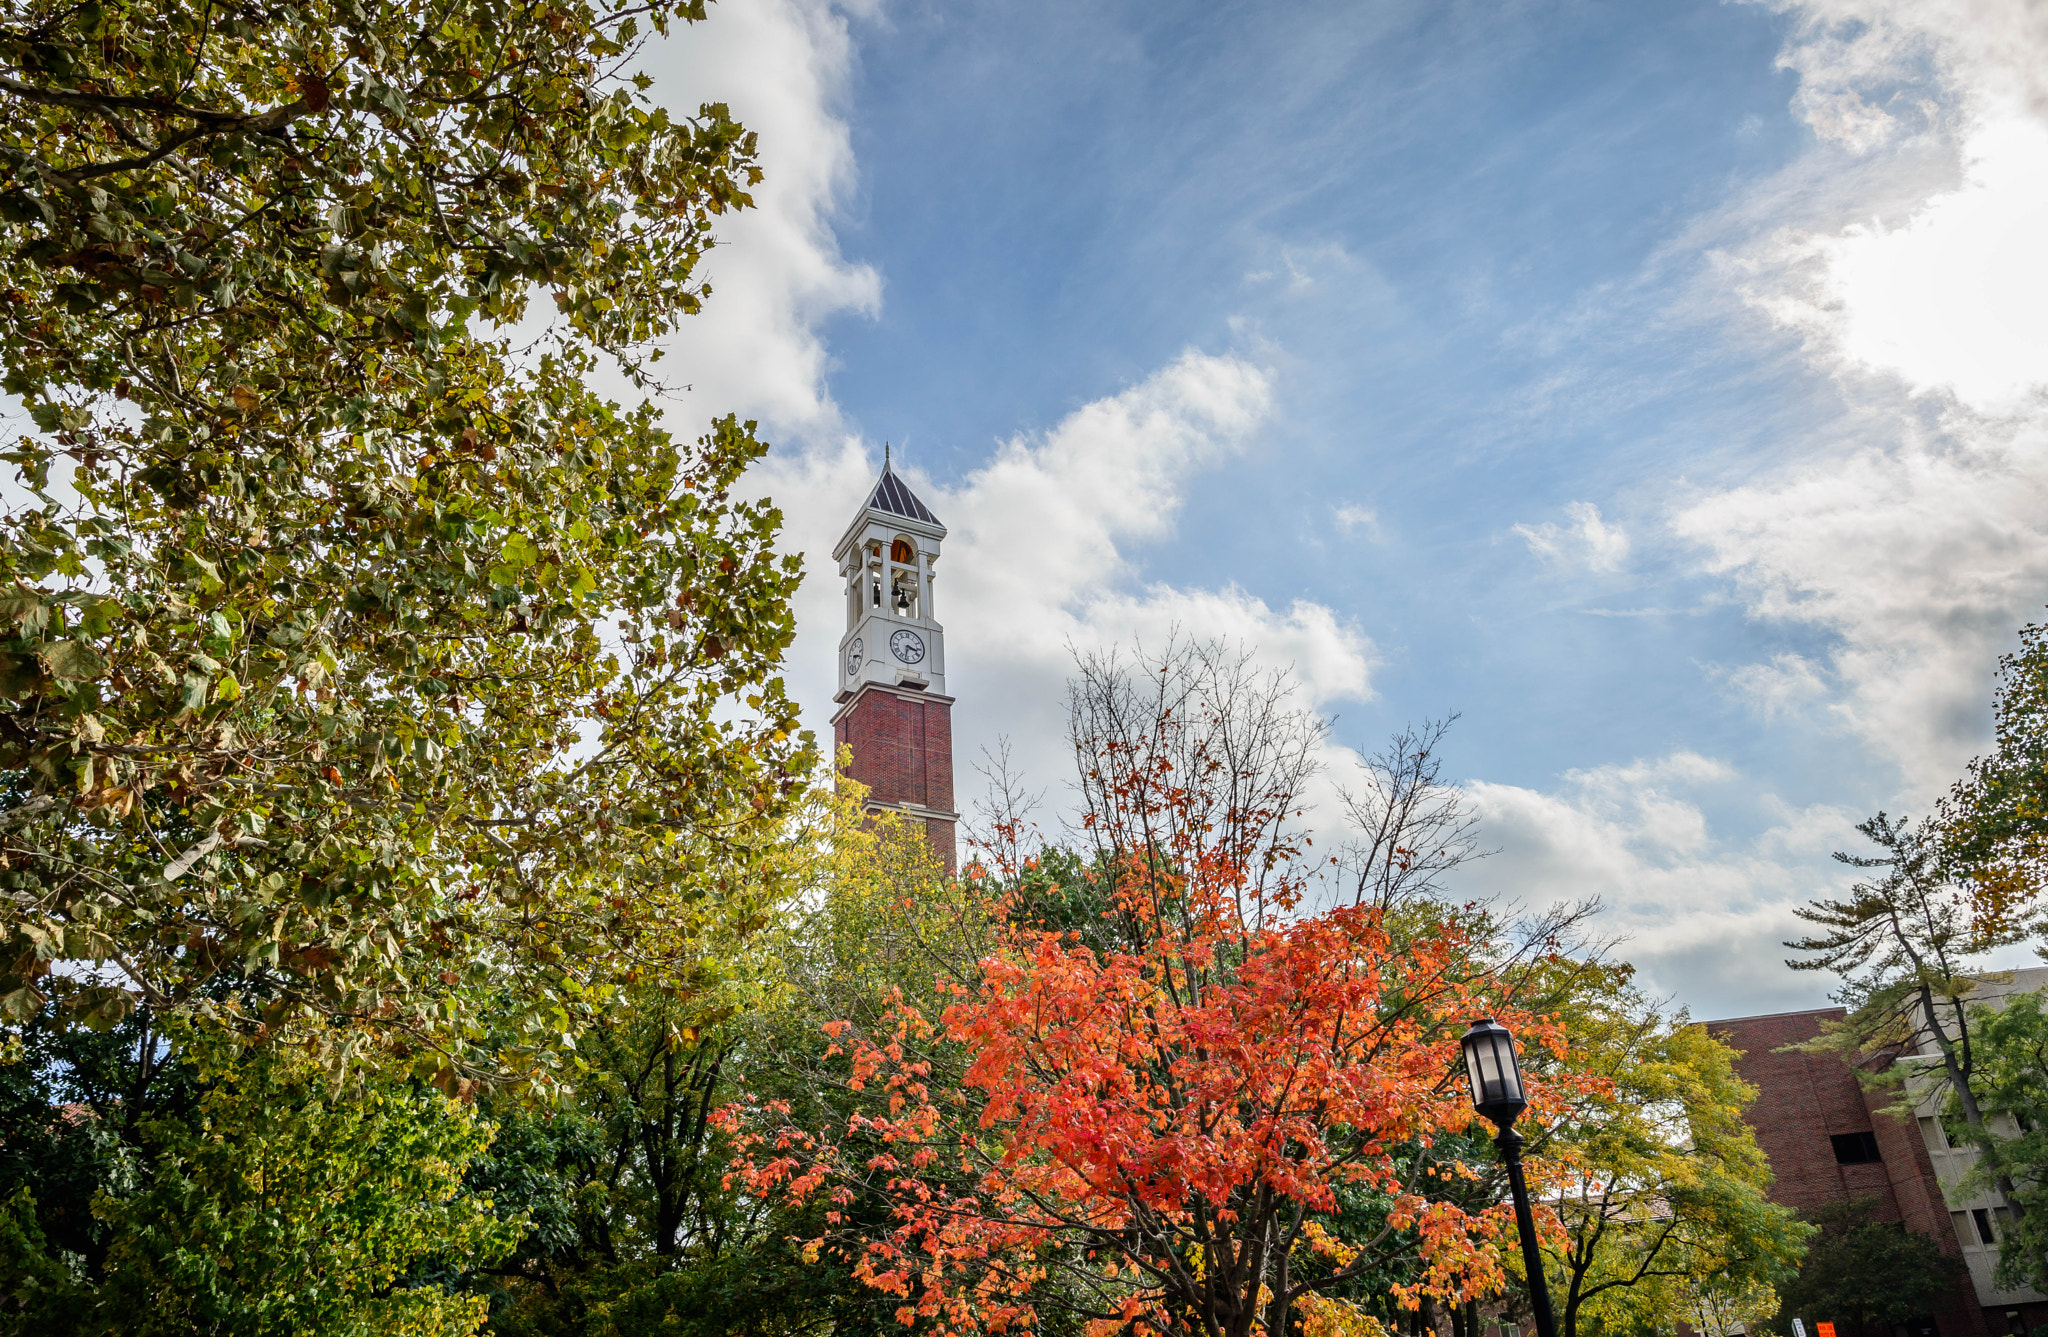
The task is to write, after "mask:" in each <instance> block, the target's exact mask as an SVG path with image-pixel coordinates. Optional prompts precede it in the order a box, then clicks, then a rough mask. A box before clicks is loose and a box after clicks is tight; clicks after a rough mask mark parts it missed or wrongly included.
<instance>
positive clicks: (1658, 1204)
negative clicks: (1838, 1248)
mask: <svg viewBox="0 0 2048 1337" xmlns="http://www.w3.org/2000/svg"><path fill="white" fill-rule="evenodd" d="M1560 973H1561V974H1563V975H1564V976H1565V977H1566V987H1565V988H1564V990H1563V995H1564V996H1563V997H1562V999H1561V1000H1560V1003H1559V1006H1558V1010H1557V1013H1556V1015H1557V1016H1558V1018H1559V1019H1560V1020H1561V1021H1562V1022H1563V1024H1564V1030H1565V1035H1566V1038H1567V1043H1568V1044H1569V1046H1570V1052H1571V1054H1572V1057H1573V1062H1574V1063H1577V1064H1581V1065H1585V1066H1587V1067H1589V1068H1590V1069H1592V1070H1593V1071H1594V1072H1596V1073H1597V1074H1598V1075H1599V1076H1601V1077H1602V1078H1604V1079H1605V1080H1604V1082H1602V1083H1601V1084H1599V1085H1596V1086H1591V1087H1589V1088H1587V1094H1586V1095H1585V1096H1584V1097H1583V1098H1582V1099H1580V1100H1578V1101H1577V1102H1575V1103H1574V1104H1572V1105H1571V1107H1570V1108H1568V1109H1566V1110H1564V1111H1562V1112H1561V1113H1560V1114H1559V1115H1558V1116H1557V1117H1555V1118H1553V1119H1550V1120H1547V1121H1545V1123H1546V1124H1547V1126H1546V1127H1545V1128H1544V1130H1543V1132H1542V1133H1541V1134H1540V1135H1539V1136H1538V1138H1537V1141H1536V1145H1537V1146H1539V1147H1541V1148H1542V1149H1543V1150H1544V1152H1545V1154H1546V1155H1547V1156H1548V1157H1549V1158H1550V1159H1551V1161H1552V1162H1553V1163H1554V1165H1555V1166H1556V1167H1557V1171H1556V1173H1555V1174H1554V1175H1553V1179H1552V1183H1551V1186H1550V1189H1549V1191H1548V1192H1547V1194H1546V1195H1545V1196H1546V1206H1547V1208H1548V1210H1549V1211H1551V1212H1553V1213H1555V1216H1556V1219H1557V1222H1558V1225H1559V1227H1560V1230H1559V1231H1558V1232H1557V1233H1556V1234H1554V1235H1553V1236H1551V1239H1550V1242H1549V1244H1548V1247H1547V1248H1546V1250H1545V1253H1546V1262H1547V1263H1548V1265H1549V1270H1550V1273H1551V1275H1550V1278H1549V1280H1550V1287H1551V1294H1552V1296H1553V1297H1554V1300H1555V1303H1556V1305H1557V1309H1558V1317H1559V1319H1560V1321H1561V1323H1562V1328H1563V1332H1564V1334H1565V1337H1579V1334H1581V1333H1609V1334H1620V1333H1641V1334H1648V1333H1655V1332H1669V1331H1670V1330H1671V1329H1672V1327H1673V1325H1674V1324H1675V1323H1676V1322H1678V1321H1680V1320H1683V1319H1685V1318H1687V1317H1689V1315H1690V1314H1691V1313H1692V1311H1693V1309H1694V1307H1695V1301H1696V1298H1697V1297H1698V1296H1699V1295H1700V1294H1701V1293H1703V1292H1707V1291H1724V1292H1727V1293H1729V1294H1749V1293H1753V1292H1756V1291H1757V1290H1758V1289H1759V1288H1769V1287H1771V1286H1772V1285H1774V1284H1776V1283H1777V1282H1779V1281H1781V1280H1783V1279H1784V1278H1786V1277H1789V1276H1790V1275H1791V1273H1792V1271H1793V1269H1794V1268H1795V1267H1796V1266H1797V1264H1798V1260H1799V1257H1800V1254H1801V1249H1802V1244H1803V1241H1804V1238H1805V1236H1806V1235H1807V1234H1809V1233H1810V1231H1809V1230H1807V1229H1806V1228H1805V1227H1802V1226H1801V1225H1800V1224H1799V1223H1798V1222H1797V1221H1795V1220H1793V1218H1792V1215H1791V1213H1790V1212H1788V1211H1787V1210H1786V1209H1784V1208H1782V1207H1779V1206H1777V1205H1775V1204H1774V1203H1772V1202H1771V1201H1770V1199H1769V1198H1768V1197H1767V1196H1766V1192H1767V1190H1768V1188H1769V1186H1770V1182H1771V1173H1770V1167H1769V1165H1768V1164H1767V1162H1766V1161H1765V1159H1764V1154H1763V1151H1762V1149H1761V1148H1760V1147H1758V1145H1757V1142H1756V1135H1755V1133H1754V1132H1752V1131H1751V1129H1750V1127H1749V1125H1748V1124H1747V1123H1746V1122H1744V1120H1743V1117H1742V1112H1743V1110H1744V1108H1745V1107H1746V1106H1747V1105H1748V1104H1749V1103H1750V1102H1751V1101H1752V1100H1754V1099H1755V1098H1756V1088H1754V1087H1752V1086H1749V1085H1748V1084H1746V1083H1745V1082H1743V1081H1742V1079H1741V1078H1740V1077H1739V1076H1737V1075H1736V1071H1735V1059H1736V1058H1737V1055H1736V1053H1735V1051H1734V1050H1732V1049H1730V1048H1729V1047H1728V1046H1727V1045H1725V1044H1723V1043H1722V1042H1721V1041H1720V1040H1718V1039H1716V1038H1714V1037H1713V1036H1712V1035H1710V1034H1709V1033H1708V1032H1707V1030H1706V1028H1705V1027H1703V1026H1699V1025H1696V1024H1693V1023H1692V1022H1691V1021H1690V1020H1689V1019H1688V1018H1687V1017H1686V1015H1685V1014H1684V1013H1683V1012H1681V1013H1679V1014H1677V1015H1675V1016H1665V1015H1663V1014H1662V1013H1661V1012H1660V1011H1659V1010H1658V1009H1657V1008H1656V1007H1655V1006H1654V1005H1653V1004H1652V1003H1651V1002H1650V1000H1649V999H1647V998H1645V997H1644V996H1643V995H1642V993H1641V991H1640V990H1639V989H1637V988H1636V986H1635V985H1634V983H1633V981H1632V975H1633V972H1632V971H1631V970H1630V968H1629V967H1627V966H1620V965H1614V966H1601V965H1595V964H1587V963H1569V964H1568V965H1565V966H1563V967H1562V969H1561V971H1560ZM1538 1066H1539V1067H1540V1066H1541V1063H1540V1061H1539V1064H1538Z"/></svg>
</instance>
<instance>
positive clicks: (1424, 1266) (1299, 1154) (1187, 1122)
mask: <svg viewBox="0 0 2048 1337" xmlns="http://www.w3.org/2000/svg"><path fill="white" fill-rule="evenodd" d="M1070 721H1071V726H1070V727H1071V730H1072V739H1073V742H1074V744H1075V750H1076V756H1077V758H1078V760H1079V762H1080V766H1081V780H1082V785H1081V792H1082V795H1083V803H1084V809H1083V813H1082V816H1081V818H1080V820H1079V822H1078V823H1077V824H1078V825H1079V827H1080V829H1081V830H1082V831H1083V832H1084V833H1085V835H1086V839H1087V840H1088V841H1089V842H1090V844H1091V845H1092V847H1093V848H1092V853H1091V855H1090V857H1088V858H1087V859H1086V860H1084V861H1083V864H1084V866H1085V868H1086V869H1087V870H1088V875H1089V876H1101V877H1104V878H1106V879H1107V881H1106V884H1105V885H1104V887H1103V888H1102V891H1103V897H1104V904H1105V909H1106V915H1105V916H1104V917H1105V919H1106V920H1107V921H1108V926H1109V927H1108V936H1107V937H1106V938H1105V939H1102V940H1100V941H1101V944H1102V945H1101V946H1099V947H1096V946H1090V945H1089V944H1088V943H1087V942H1086V941H1083V940H1080V939H1079V938H1077V936H1076V935H1075V934H1073V933H1071V932H1068V931H1063V930H1059V929H1054V928H1046V927H1042V926H1039V925H1036V924H1033V923H1031V922H1028V921H1026V922H1019V921H1018V920H1016V919H1015V918H1013V917H1011V916H1009V915H1008V914H1007V907H1006V905H1005V904H1004V902H1003V901H1002V900H1001V899H996V900H995V901H993V903H992V904H991V907H990V912H989V915H988V922H990V923H991V924H993V925H995V926H996V928H997V934H996V937H995V939H994V941H993V942H992V943H991V945H990V947H989V949H988V950H987V951H986V952H985V953H984V954H983V955H982V956H981V957H980V959H979V960H978V962H977V963H976V967H977V968H976V972H975V975H974V977H973V978H971V979H969V980H964V981H955V980H944V979H942V980H941V981H940V988H939V994H940V996H939V998H938V999H937V1000H936V1001H935V1002H934V1003H932V1004H929V1005H927V1004H922V1003H920V1002H918V1001H915V1000H913V999H912V998H910V997H909V996H908V995H907V994H904V993H901V992H899V993H898V994H896V995H895V996H894V997H893V998H892V1000H891V1005H890V1006H889V1007H888V1008H887V1009H886V1010H885V1011H883V1012H882V1013H881V1014H880V1015H878V1016H875V1017H873V1018H872V1019H860V1020H856V1019H854V1018H842V1019H838V1020H835V1021H833V1022H831V1023H830V1024H829V1025H828V1028H827V1029H828V1032H829V1034H830V1035H831V1037H832V1039H833V1042H834V1049H835V1050H836V1051H837V1053H838V1054H839V1055H840V1057H841V1058H842V1059H843V1061H844V1063H845V1067H846V1071H847V1073H848V1082H849V1085H851V1086H852V1087H854V1088H855V1089H856V1090H857V1091H861V1092H864V1093H870V1098H869V1099H868V1100H867V1101H865V1102H864V1103H863V1104H862V1105H861V1106H860V1107H858V1108H856V1109H855V1110H854V1111H853V1112H852V1114H851V1115H850V1117H848V1118H846V1119H845V1121H844V1122H843V1123H841V1124H840V1125H838V1126H837V1127H820V1126H819V1125H817V1124H816V1123H814V1122H811V1121H808V1120H805V1119H803V1118H801V1117H796V1116H795V1114H794V1112H793V1110H792V1109H791V1107H790V1105H789V1104H788V1103H787V1102H780V1103H778V1102H772V1101H756V1102H748V1103H746V1104H739V1105H735V1106H732V1107H729V1109H728V1111H727V1114H726V1116H725V1118H726V1121H727V1124H728V1126H729V1127H730V1128H731V1130H732V1131H733V1134H734V1136H735V1138H736V1143H737V1146H738V1149H739V1152H740V1154H739V1157H738V1159H737V1160H736V1164H735V1175H736V1179H737V1181H738V1182H741V1183H743V1184H744V1185H745V1187H746V1188H747V1190H748V1191H749V1192H750V1193H752V1194H755V1195H759V1196H762V1197H764V1198H770V1199H774V1200H779V1201H785V1202H790V1203H802V1202H808V1201H813V1200H817V1199H820V1198H822V1199H823V1200H824V1201H826V1202H827V1203H828V1204H829V1205H830V1206H831V1209H832V1210H831V1212H830V1213H829V1214H828V1217H827V1225H828V1226H829V1227H830V1229H828V1230H827V1231H826V1232H825V1233H823V1234H822V1235H820V1236H819V1237H817V1238H815V1239H814V1240H813V1248H814V1249H816V1250H818V1251H819V1252H820V1253H821V1256H822V1255H823V1254H826V1253H837V1254H838V1255H839V1256H842V1257H845V1258H848V1259H850V1260H851V1261H852V1264H853V1269H854V1273H855V1275H856V1276H857V1277H858V1278H860V1279H861V1280H862V1281H864V1282H865V1283H866V1284H868V1285H870V1286H872V1287H875V1288H876V1289H879V1290H882V1291H885V1292H887V1293H889V1294H891V1295H894V1296H896V1297H899V1299H900V1308H899V1310H898V1317H899V1318H900V1319H901V1320H902V1321H903V1322H905V1323H913V1322H917V1321H920V1320H922V1319H930V1320H931V1321H933V1322H935V1323H937V1324H939V1325H940V1326H944V1327H951V1328H959V1329H974V1330H1001V1329H1004V1328H1009V1327H1016V1326H1020V1325H1030V1324H1033V1323H1042V1322H1045V1321H1047V1319H1048V1317H1049V1316H1052V1317H1057V1316H1060V1315H1067V1316H1071V1317H1074V1318H1078V1319H1082V1320H1085V1321H1086V1322H1087V1324H1088V1325H1089V1327H1090V1329H1091V1330H1092V1331H1097V1332H1102V1333H1108V1332H1111V1331H1138V1332H1165V1331H1177V1330H1197V1331H1202V1332H1205V1333H1209V1334H1214V1337H1224V1335H1225V1334H1230V1335H1231V1337H1241V1335H1243V1334H1249V1333H1252V1332H1255V1331H1267V1332H1274V1333H1278V1332H1284V1331H1286V1330H1288V1328H1289V1326H1290V1323H1291V1319H1290V1313H1291V1312H1292V1310H1293V1309H1294V1308H1295V1306H1297V1305H1299V1304H1301V1303H1303V1302H1304V1301H1305V1300H1306V1299H1307V1298H1308V1297H1312V1296H1315V1295H1318V1294H1326V1293H1330V1292H1334V1291H1337V1290H1339V1289H1341V1288H1342V1287H1343V1286H1344V1285H1345V1284H1346V1283H1347V1282H1349V1281H1350V1280H1352V1279H1354V1278H1356V1277H1358V1276H1360V1275H1362V1274H1365V1273H1367V1272H1368V1271H1370V1270H1372V1269H1375V1268H1384V1267H1385V1266H1386V1264H1387V1263H1388V1261H1389V1259H1390V1258H1391V1257H1392V1256H1394V1255H1397V1254H1399V1255H1403V1256H1406V1257H1408V1258H1409V1259H1411V1260H1412V1262H1413V1264H1414V1267H1413V1272H1412V1276H1411V1278H1410V1279H1409V1280H1408V1281H1406V1282H1405V1283H1403V1284H1402V1294H1404V1295H1405V1296H1407V1297H1409V1298H1411V1299H1415V1298H1420V1297H1423V1296H1428V1295H1435V1296H1441V1297H1445V1298H1450V1297H1457V1298H1461V1299H1462V1298H1464V1297H1467V1296H1470V1295H1476V1294H1479V1293H1483V1292H1486V1291H1488V1290H1490V1289H1492V1288H1493V1287H1494V1286H1496V1285H1497V1284H1498V1282H1499V1274H1498V1271H1497V1266H1496V1264H1495V1262H1494V1258H1495V1255H1494V1252H1493V1250H1492V1248H1491V1245H1492V1243H1493V1242H1494V1241H1495V1239H1496V1238H1497V1237H1498V1236H1499V1235H1500V1233H1501V1232H1502V1231H1503V1229H1505V1228H1509V1227H1508V1221H1509V1218H1508V1217H1507V1216H1506V1214H1505V1213H1504V1211H1503V1210H1501V1209H1499V1208H1492V1209H1487V1210H1482V1211H1479V1212H1476V1213H1468V1212H1466V1211H1463V1210H1460V1209H1459V1208H1457V1207H1456V1206H1453V1205H1452V1204H1450V1203H1449V1202H1447V1201H1445V1200H1444V1199H1443V1198H1442V1197H1441V1196H1440V1195H1438V1196H1433V1195H1432V1194H1431V1193H1430V1192H1429V1191H1428V1187H1429V1184H1430V1182H1431V1181H1432V1179H1434V1178H1435V1177H1439V1176H1442V1177H1447V1178H1458V1177H1463V1176H1465V1175H1467V1174H1469V1173H1470V1172H1469V1169H1468V1167H1466V1166H1465V1165H1464V1163H1463V1162H1462V1161H1461V1160H1459V1159H1458V1158H1457V1157H1456V1156H1455V1155H1451V1156H1442V1157H1440V1156H1437V1155H1435V1154H1432V1151H1431V1148H1432V1147H1433V1146H1434V1145H1435V1144H1436V1142H1437V1141H1438V1139H1441V1138H1446V1137H1450V1138H1455V1137H1456V1136H1457V1135H1458V1134H1461V1133H1463V1132H1464V1131H1465V1130H1466V1129H1468V1128H1469V1126H1470V1125H1471V1124H1472V1123H1473V1121H1474V1118H1475V1116H1474V1114H1473V1111H1472V1109H1471V1106H1470V1104H1469V1101H1468V1098H1467V1096H1466V1094H1465V1092H1464V1089H1463V1084H1462V1082H1461V1080H1460V1078H1459V1077H1458V1074H1457V1072H1456V1069H1457V1065H1458V1061H1459V1050H1458V1043H1457V1037H1458V1035H1459V1034H1460V1033H1461V1032H1462V1031H1463V1029H1464V1024H1465V1021H1466V1020H1467V1019H1468V1018H1469V1017H1470V1016H1473V1015H1478V1011H1479V1010H1482V1009H1486V1008H1490V1007H1491V1006H1492V1005H1493V1002H1494V1000H1493V999H1492V998H1491V997H1490V996H1488V994H1487V992H1486V988H1487V983H1488V981H1487V979H1486V978H1485V977H1484V976H1483V974H1482V975H1480V976H1479V977H1478V978H1473V977H1472V976H1471V975H1470V973H1469V972H1468V969H1467V967H1468V966H1469V964H1470V963H1471V962H1472V961H1473V960H1474V959H1475V958H1477V957H1479V956H1481V955H1482V953H1480V952H1478V951H1475V949H1474V945H1473V944H1472V943H1470V942H1468V941H1466V940H1465V939H1464V937H1463V936H1462V934H1461V931H1460V929H1459V928H1458V926H1457V925H1456V924H1454V923H1445V924H1442V925H1440V926H1439V929H1438V931H1437V932H1436V933H1435V934H1433V935H1423V934H1415V935H1411V936H1409V937H1407V938H1406V939H1405V940H1404V941H1403V942H1402V943H1401V945H1400V947H1399V949H1398V950H1397V949H1396V948H1395V945H1394V943H1393V940H1392V938H1391V937H1390V935H1389V933H1388V930H1387V929H1386V927H1385V925H1384V923H1383V919H1384V913H1383V911H1382V910H1381V909H1380V908H1379V907H1376V906H1372V905H1343V906H1339V907H1337V908H1334V909H1330V910H1327V911H1324V912H1322V913H1309V912H1307V910H1306V909H1305V907H1304V906H1303V905H1302V902H1301V896H1302V893H1303V889H1304V874H1305V872H1306V869H1305V867H1304V865H1305V864H1306V863H1307V862H1308V860H1307V857H1306V854H1305V852H1306V850H1307V849H1308V834H1307V833H1306V832H1305V831H1304V830H1303V829H1302V828H1301V827H1300V826H1299V824H1298V821H1297V819H1298V817H1299V815H1300V794H1301V791H1302V785H1303V783H1304V782H1305V781H1306V779H1307V778H1308V777H1309V776H1310V775H1312V774H1313V769H1314V765H1315V761H1316V757H1315V745H1316V743H1317V742H1318V741H1319V739H1320V737H1321V729H1322V724H1321V722H1320V721H1319V720H1317V719H1315V718H1314V717H1313V716H1310V715H1307V714H1306V713H1304V712H1300V711H1299V710H1298V709H1297V708H1295V707H1294V706H1293V705H1292V703H1291V701H1290V699H1289V696H1288V691H1287V684H1286V682H1285V680H1284V679H1283V678H1279V677H1274V676H1271V675H1264V674H1260V673H1258V672H1256V671H1255V670H1254V669H1253V668H1252V666H1251V665H1250V664H1249V662H1248V661H1247V660H1246V659H1245V658H1244V657H1242V656H1239V655H1236V654H1234V653H1231V652H1228V651H1225V650H1222V649H1219V648H1216V647H1210V646H1201V645H1191V646H1180V647H1176V648H1175V649H1174V650H1172V651H1169V652H1168V653H1167V654H1165V655H1161V656H1157V657H1154V658H1152V659H1149V660H1137V661H1131V660H1123V659H1116V658H1097V659H1090V660H1084V661H1083V663H1082V666H1081V673H1080V675H1079V677H1078V679H1077V682H1076V685H1075V687H1074V691H1073V696H1072V698H1071V706H1070ZM996 871H997V873H998V875H999V879H1007V878H1012V877H1014V876H1015V874H1016V872H1017V871H1018V870H1013V869H1001V868H998V869H997V870H996ZM1509 1015H1511V1016H1514V1019H1515V1021H1516V1023H1517V1024H1518V1025H1519V1026H1520V1027H1521V1028H1522V1030H1523V1034H1524V1036H1525V1041H1526V1042H1527V1043H1531V1044H1535V1045H1543V1044H1546V1043H1554V1042H1555V1040H1556V1032H1555V1030H1554V1028H1551V1027H1549V1026H1547V1025H1546V1024H1545V1023H1543V1022H1542V1021H1540V1020H1538V1019H1536V1018H1533V1017H1521V1016H1519V1015H1515V1014H1512V1013H1511V1014H1509ZM956 1062H957V1063H958V1064H959V1067H958V1068H957V1069H954V1068H952V1067H951V1065H953V1064H954V1063H956ZM955 1071H957V1076H955V1075H954V1072H955ZM1342 1195H1351V1196H1354V1197H1359V1198H1363V1199H1366V1200H1369V1202H1370V1204H1371V1205H1372V1206H1373V1207H1375V1208H1376V1209H1377V1211H1378V1214H1379V1216H1380V1218H1381V1224H1380V1227H1379V1228H1378V1230H1377V1231H1376V1232H1375V1233H1373V1234H1371V1235H1369V1236H1367V1237H1366V1238H1363V1239H1345V1238H1342V1237H1340V1236H1338V1235H1335V1234H1333V1233H1332V1232H1331V1231H1329V1230H1328V1229H1327V1228H1326V1227H1325V1226H1324V1224H1323V1220H1324V1218H1327V1217H1328V1216H1329V1215H1330V1214H1331V1213H1333V1212H1334V1211H1336V1210H1337V1209H1338V1208H1339V1206H1340V1202H1339V1199H1340V1196H1342ZM873 1201H881V1202H883V1203H886V1204H887V1209H888V1210H887V1215H886V1219H885V1220H884V1221H882V1222H881V1223H879V1225H878V1226H877V1227H873V1228H868V1229H862V1228H860V1224H859V1223H857V1222H854V1221H852V1220H850V1219H848V1215H847V1214H849V1213H851V1212H852V1211H853V1210H855V1209H856V1208H858V1207H860V1206H861V1205H862V1204H865V1203H869V1202H873Z"/></svg>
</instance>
